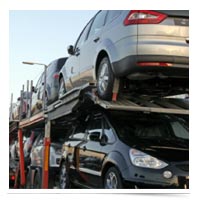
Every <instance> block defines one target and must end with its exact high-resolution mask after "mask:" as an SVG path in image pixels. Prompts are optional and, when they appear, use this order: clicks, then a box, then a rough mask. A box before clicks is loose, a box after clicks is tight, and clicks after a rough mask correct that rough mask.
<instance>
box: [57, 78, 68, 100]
mask: <svg viewBox="0 0 200 200" xmlns="http://www.w3.org/2000/svg"><path fill="white" fill-rule="evenodd" d="M66 91H67V90H66V88H65V82H64V79H63V77H62V78H61V79H60V81H59V91H58V98H60V97H62V96H63V95H64V94H65V93H66Z"/></svg>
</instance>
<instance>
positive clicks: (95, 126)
mask: <svg viewBox="0 0 200 200" xmlns="http://www.w3.org/2000/svg"><path fill="white" fill-rule="evenodd" d="M86 132H87V133H88V136H87V139H88V140H90V135H91V134H94V133H96V135H98V136H99V138H100V136H101V134H102V118H98V119H91V120H90V122H89V124H88V127H87V129H86Z"/></svg>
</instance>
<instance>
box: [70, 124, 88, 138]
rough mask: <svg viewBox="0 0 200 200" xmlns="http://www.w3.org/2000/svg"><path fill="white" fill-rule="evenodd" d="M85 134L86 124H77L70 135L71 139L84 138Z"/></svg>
mask: <svg viewBox="0 0 200 200" xmlns="http://www.w3.org/2000/svg"><path fill="white" fill-rule="evenodd" d="M85 136H86V133H85V124H79V125H78V126H76V128H75V130H74V133H73V134H72V135H71V136H69V139H71V140H73V139H75V140H83V139H84V138H85Z"/></svg>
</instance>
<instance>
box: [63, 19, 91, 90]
mask: <svg viewBox="0 0 200 200" xmlns="http://www.w3.org/2000/svg"><path fill="white" fill-rule="evenodd" d="M90 25H91V21H90V22H89V23H88V24H87V25H86V27H85V28H84V29H83V31H82V32H81V34H80V36H79V38H78V40H77V41H76V44H75V46H74V49H73V55H71V56H70V57H69V58H68V60H67V62H66V64H67V66H66V75H67V81H66V82H67V89H71V88H74V87H77V86H80V85H81V82H80V78H79V75H80V70H79V68H80V56H81V55H82V53H83V51H82V46H83V44H84V42H85V39H86V36H87V34H88V31H89V28H90Z"/></svg>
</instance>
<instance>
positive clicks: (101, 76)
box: [97, 57, 114, 101]
mask: <svg viewBox="0 0 200 200" xmlns="http://www.w3.org/2000/svg"><path fill="white" fill-rule="evenodd" d="M113 85H114V74H113V71H112V68H111V64H110V61H109V59H108V57H104V58H103V59H102V60H101V62H100V65H99V69H98V73H97V92H98V95H99V97H100V98H101V99H103V100H107V101H111V99H112V90H113Z"/></svg>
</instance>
